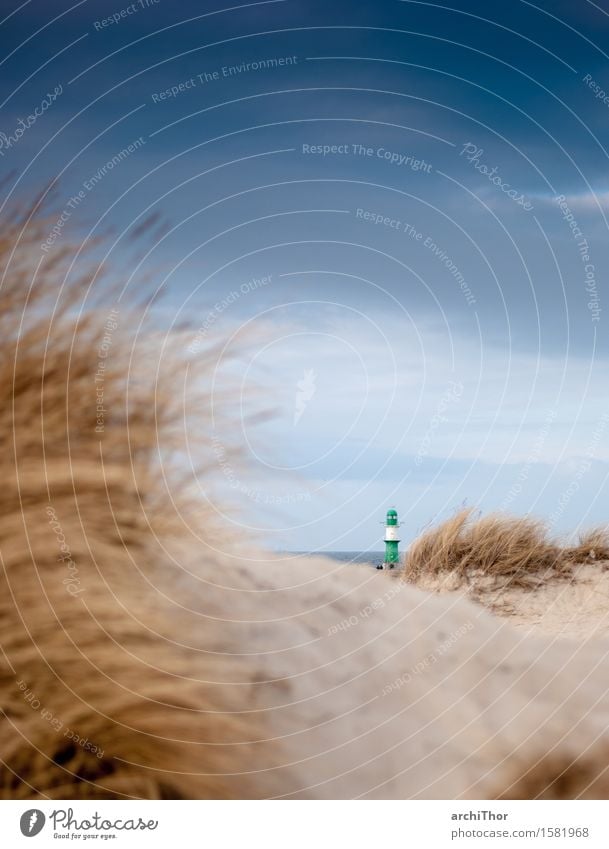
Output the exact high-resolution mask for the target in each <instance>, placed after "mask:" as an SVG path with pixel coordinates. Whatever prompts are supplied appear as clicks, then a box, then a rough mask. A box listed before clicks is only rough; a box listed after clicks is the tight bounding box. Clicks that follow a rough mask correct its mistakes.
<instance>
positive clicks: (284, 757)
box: [0, 213, 609, 799]
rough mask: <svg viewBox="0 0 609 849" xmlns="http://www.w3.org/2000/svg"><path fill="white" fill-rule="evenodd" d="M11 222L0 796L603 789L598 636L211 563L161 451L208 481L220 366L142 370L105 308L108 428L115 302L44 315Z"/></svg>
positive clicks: (53, 276)
mask: <svg viewBox="0 0 609 849" xmlns="http://www.w3.org/2000/svg"><path fill="white" fill-rule="evenodd" d="M28 215H29V213H25V214H24V215H23V216H21V217H19V216H14V217H13V218H12V224H11V225H10V226H8V225H5V232H4V235H3V240H2V243H1V244H0V248H1V253H2V262H3V266H4V268H3V271H7V272H8V273H7V275H6V276H5V278H4V281H3V287H2V289H1V290H0V292H1V294H0V316H1V318H0V321H2V331H3V332H2V335H1V336H0V394H1V398H0V438H1V440H2V451H1V452H0V468H1V480H2V488H1V489H0V506H1V509H0V551H1V555H2V573H1V576H0V581H1V591H0V639H1V644H2V649H3V653H2V655H1V657H2V661H1V667H0V668H1V677H0V698H1V708H2V721H1V724H0V752H1V753H2V764H3V766H2V769H1V771H0V795H2V797H3V798H20V799H24V798H45V797H46V798H79V797H92V798H123V797H130V796H135V797H142V798H180V797H182V798H243V797H245V798H259V797H292V798H294V797H295V798H353V797H367V798H372V797H381V798H438V797H448V798H494V797H498V796H506V797H526V798H529V797H535V796H543V797H548V798H572V797H575V796H582V797H602V798H606V797H607V795H609V775H608V774H607V771H606V765H607V763H609V760H608V754H609V741H608V739H607V732H606V729H607V724H608V722H609V700H608V698H607V686H608V684H607V682H608V681H609V674H608V673H609V658H608V655H607V653H608V650H609V642H607V641H606V640H604V639H602V638H598V639H593V640H586V641H583V640H562V639H556V638H555V637H552V636H550V637H548V636H544V635H538V634H532V633H528V632H523V631H518V630H517V629H515V628H513V627H511V625H510V624H509V623H508V622H507V621H505V620H502V619H501V618H500V617H498V616H497V615H495V614H493V613H491V612H489V611H487V610H485V609H484V608H483V607H482V606H481V605H480V604H479V603H477V602H476V601H472V600H468V599H466V598H459V597H457V596H455V595H453V594H445V595H438V594H437V593H435V592H433V593H430V592H426V591H423V590H421V589H419V588H417V587H415V586H413V585H412V584H409V583H407V582H400V581H399V580H398V581H396V580H391V579H390V578H389V577H388V576H387V574H385V573H378V572H376V570H371V569H369V568H368V567H365V566H362V567H353V566H348V565H347V566H342V565H337V564H336V563H335V562H333V561H329V560H325V559H323V558H319V559H308V558H306V559H303V560H292V561H290V562H289V563H285V562H282V561H281V560H279V559H278V558H275V557H272V556H270V555H265V554H264V553H262V552H255V551H253V550H251V549H249V548H248V549H245V548H239V545H238V544H237V545H236V546H235V548H234V550H230V551H227V550H226V543H225V540H224V539H223V538H222V536H221V534H219V531H218V521H217V516H216V515H215V513H214V510H213V505H210V506H209V507H208V508H207V509H203V506H202V504H201V502H200V501H197V500H194V499H193V498H192V496H190V495H187V494H186V493H187V492H189V489H188V487H187V486H186V483H187V482H188V481H185V479H184V473H183V471H181V469H182V467H181V466H180V465H179V464H176V463H173V462H172V457H174V456H175V454H176V452H179V451H183V450H185V449H186V446H185V440H186V439H187V438H188V440H189V441H188V446H187V447H188V449H189V450H190V452H191V453H194V454H195V455H196V460H197V468H198V469H199V474H200V476H201V479H202V480H208V481H209V482H210V486H211V485H212V483H213V474H214V463H213V461H212V459H211V457H210V450H211V449H210V439H211V433H210V432H209V430H208V429H206V428H208V426H209V399H208V397H207V396H206V395H205V392H204V391H203V392H202V391H201V390H200V387H201V386H202V385H204V378H205V372H206V370H207V371H209V369H211V368H212V367H213V362H214V361H213V352H212V354H208V355H207V357H205V356H202V355H198V356H197V361H196V363H195V364H193V363H192V362H187V361H186V360H185V359H184V357H183V355H182V353H181V351H179V350H176V349H173V350H170V349H168V348H166V349H165V350H164V351H163V354H162V360H161V358H160V356H159V362H158V363H157V362H154V361H151V360H152V358H151V356H150V345H148V346H147V347H146V349H145V357H143V358H140V359H139V360H138V357H137V340H135V339H134V338H133V335H132V333H131V329H132V328H134V327H137V325H138V321H137V316H135V317H134V315H132V314H131V313H130V312H129V310H128V308H127V307H126V306H125V305H121V307H120V317H119V320H118V321H117V322H115V323H116V324H117V328H113V330H112V334H111V346H110V348H109V353H108V356H107V357H106V367H105V370H104V377H103V406H104V408H105V413H104V414H103V425H102V426H101V427H102V430H101V431H100V430H99V428H100V424H99V410H98V409H96V408H97V407H98V403H97V396H96V390H95V385H96V384H95V380H94V376H95V374H96V370H97V369H98V367H99V349H100V345H101V344H102V343H101V342H100V340H103V339H104V336H105V335H106V334H107V333H108V331H107V320H108V319H107V316H108V314H109V311H110V310H111V309H112V308H113V307H114V304H113V303H108V304H106V305H104V304H100V303H96V304H94V305H93V307H88V306H87V305H86V304H85V310H84V313H83V315H82V316H81V317H80V318H79V317H78V315H79V313H80V307H81V306H83V300H84V295H85V293H86V292H87V287H88V283H89V281H90V275H89V274H84V273H83V275H82V278H81V279H80V280H78V281H75V282H74V281H72V282H71V283H70V285H69V286H67V288H66V287H64V289H63V291H62V293H61V296H60V298H59V304H58V305H57V304H56V298H57V297H58V296H59V292H60V286H61V284H62V283H63V282H64V278H63V272H64V271H65V265H64V264H62V263H64V262H65V261H67V260H68V259H69V254H67V255H66V256H65V257H64V258H63V260H62V261H61V262H60V261H57V263H56V264H55V265H54V266H53V267H51V266H49V265H47V266H43V269H42V274H39V275H33V270H34V269H33V266H35V264H36V262H37V254H36V251H35V246H36V245H37V244H38V243H39V241H40V239H41V236H42V235H43V234H44V232H45V231H46V224H45V222H44V221H42V220H40V219H39V218H38V219H35V221H34V223H33V224H31V225H29V227H27V228H26V229H25V235H24V234H23V233H22V230H23V225H24V224H25V222H26V220H27V218H28ZM15 247H16V253H15V254H14V255H13V253H12V251H13V248H15ZM57 306H59V311H57V309H56V307H57ZM103 344H106V343H103ZM134 345H135V348H133V346H134ZM142 360H143V361H145V366H146V367H144V366H143V365H141V362H142ZM134 362H135V363H136V364H137V363H138V362H139V363H140V365H139V366H138V365H135V366H134V365H133V363H134ZM157 365H158V366H159V371H158V374H157ZM195 367H196V368H197V369H198V371H197V374H196V380H193V381H192V382H191V378H190V371H189V370H192V369H193V368H195ZM130 369H131V374H133V369H135V375H136V379H132V380H131V382H129V383H128V380H129V374H130V371H129V370H130ZM128 385H129V394H128V396H127V392H126V390H127V386H128ZM176 387H180V389H181V388H182V387H184V393H182V392H181V391H180V392H177V391H176ZM191 387H192V389H191ZM196 387H199V388H196ZM184 399H186V400H184ZM185 406H186V407H187V409H185ZM194 414H196V415H197V417H198V419H197V420H198V421H199V422H200V423H203V425H205V426H204V427H203V431H204V433H203V435H202V437H201V438H200V439H199V440H198V444H197V446H193V445H192V440H191V434H189V433H187V432H185V431H184V421H185V420H186V421H187V420H188V416H190V415H194ZM185 416H186V418H185ZM206 423H207V424H206ZM159 446H161V448H162V451H161V452H159ZM161 457H162V458H163V461H162V462H161V460H160V458H161ZM550 565H551V564H550ZM574 568H575V567H574ZM576 568H580V567H579V565H578V566H577V567H576ZM581 568H582V569H584V568H589V567H588V566H586V564H583V565H582V566H581ZM593 568H597V567H596V566H594V567H593ZM424 571H425V570H422V573H421V574H419V575H418V576H414V575H411V578H412V580H415V578H416V580H417V581H418V582H419V583H422V584H424V583H425V578H424V575H423V572H424ZM558 571H560V570H558ZM582 574H583V573H582ZM512 583H513V586H514V591H516V590H518V591H520V590H522V591H523V592H525V593H526V592H531V590H530V589H527V587H528V586H529V585H528V583H526V584H525V585H521V583H520V582H512ZM581 583H582V587H583V580H582V582H581ZM567 585H568V579H567V578H566V577H565V576H564V575H562V574H561V575H560V579H558V578H557V580H556V587H557V588H558V587H559V586H560V587H566V586H567ZM437 588H438V586H437V585H435V586H434V587H433V589H434V590H435V589H437ZM478 595H480V593H479V594H478ZM482 595H484V593H482ZM533 595H535V591H533ZM492 606H495V605H492Z"/></svg>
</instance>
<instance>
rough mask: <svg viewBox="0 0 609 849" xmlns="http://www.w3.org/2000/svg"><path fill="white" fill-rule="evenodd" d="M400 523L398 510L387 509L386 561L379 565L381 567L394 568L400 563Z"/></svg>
mask: <svg viewBox="0 0 609 849" xmlns="http://www.w3.org/2000/svg"><path fill="white" fill-rule="evenodd" d="M399 527H400V523H399V522H398V514H397V510H394V508H393V507H391V508H390V509H389V510H387V520H386V522H385V562H384V563H383V564H382V565H381V566H379V567H378V568H379V569H394V568H395V567H396V566H399V564H400V555H399V552H398V545H399V542H400V537H399V531H398V528H399Z"/></svg>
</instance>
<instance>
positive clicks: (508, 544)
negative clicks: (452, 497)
mask: <svg viewBox="0 0 609 849" xmlns="http://www.w3.org/2000/svg"><path fill="white" fill-rule="evenodd" d="M608 569H609V532H608V531H607V530H606V529H604V528H597V529H594V530H592V531H589V532H587V533H585V534H582V535H581V537H580V539H579V541H578V543H577V544H576V545H572V546H569V545H561V544H560V543H558V542H556V541H553V540H552V539H551V538H550V537H549V535H548V533H547V531H546V528H545V526H544V524H543V523H542V522H539V521H536V520H534V519H531V518H528V517H527V518H518V517H514V516H506V515H500V514H499V515H492V516H487V517H485V518H484V519H478V520H475V519H474V518H473V512H472V511H471V510H462V511H460V512H459V513H457V514H455V516H453V517H452V518H450V519H448V520H447V521H446V522H444V523H442V524H441V525H439V526H438V527H435V528H432V529H431V530H429V531H427V532H426V533H424V534H423V535H422V536H421V537H420V538H419V539H417V540H416V541H415V543H414V544H413V545H412V546H411V548H410V550H409V551H408V554H407V556H406V559H405V567H404V570H403V571H402V572H401V573H400V578H402V579H404V580H406V581H408V582H409V583H412V584H414V585H416V586H419V587H421V588H423V589H426V590H429V591H430V592H437V593H456V594H458V595H460V596H463V597H467V598H470V599H473V600H475V601H477V602H478V603H480V604H482V605H484V606H485V607H487V608H488V609H489V610H491V611H493V613H495V614H497V615H498V616H501V617H504V618H507V619H509V621H510V624H512V625H514V626H516V627H518V628H535V629H536V630H539V631H542V632H545V633H549V634H556V635H560V636H564V637H577V638H585V637H588V636H593V635H594V636H600V635H602V634H604V633H606V631H607V630H608V629H609V571H608Z"/></svg>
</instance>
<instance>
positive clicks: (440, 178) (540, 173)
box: [0, 0, 609, 551]
mask: <svg viewBox="0 0 609 849" xmlns="http://www.w3.org/2000/svg"><path fill="white" fill-rule="evenodd" d="M0 43H1V48H2V49H1V57H2V58H1V59H0V69H1V74H0V169H1V171H2V175H3V176H4V177H5V178H6V179H5V182H4V183H3V184H2V188H1V192H2V204H3V206H4V205H6V204H7V203H10V201H11V199H13V198H22V197H28V196H32V195H33V194H35V193H37V192H39V191H40V188H41V186H45V185H48V184H49V183H50V182H51V181H56V186H55V200H54V204H55V208H56V210H57V217H58V219H59V218H60V216H63V218H62V220H61V223H60V224H58V225H57V228H56V232H55V233H52V232H50V234H49V239H48V241H47V244H46V245H41V255H43V254H45V255H48V254H49V253H52V251H53V250H56V249H58V248H60V247H61V244H62V242H63V241H64V240H65V241H67V240H68V239H76V240H82V241H83V242H86V241H87V240H90V239H92V238H94V237H95V236H98V235H102V234H108V233H111V238H110V246H109V248H108V260H109V262H110V263H111V264H113V265H114V267H116V268H117V269H118V270H119V271H120V272H121V273H122V274H123V275H124V276H125V279H126V280H127V285H132V286H135V285H138V284H137V282H136V281H137V279H138V275H146V274H147V275H149V276H152V277H153V279H154V281H155V284H156V285H157V286H158V291H159V293H160V295H161V298H160V300H159V301H158V303H157V306H155V310H156V312H157V317H158V322H159V323H160V324H161V325H162V326H163V327H164V328H165V329H167V330H169V331H172V330H173V329H174V328H177V327H182V325H183V323H184V321H188V323H189V324H190V327H191V328H192V331H183V330H180V331H179V332H180V333H183V335H184V338H183V344H184V345H185V346H186V347H188V349H189V350H190V352H191V353H192V355H193V356H194V357H204V356H209V354H208V346H209V344H211V343H217V342H218V340H221V341H222V344H223V345H225V353H226V356H225V355H224V354H223V355H222V357H220V358H219V361H218V363H217V370H216V373H215V378H216V380H215V385H214V391H216V390H218V391H219V389H221V388H222V387H223V386H224V385H225V384H228V383H231V385H232V384H233V383H235V384H236V385H238V386H239V404H238V405H236V410H235V419H236V420H235V431H236V432H238V433H239V439H240V441H241V443H242V445H243V448H244V451H245V454H246V455H247V458H248V460H249V463H248V468H247V469H241V468H240V467H238V466H237V464H236V461H235V462H233V460H232V458H231V457H230V455H229V453H227V451H226V450H225V446H223V442H222V439H223V437H222V434H221V433H219V434H218V435H217V442H216V449H214V452H213V456H211V457H210V463H211V465H212V467H213V468H214V475H213V485H212V484H210V482H209V481H205V482H199V483H200V490H201V493H202V495H203V496H204V497H206V498H209V499H211V500H212V502H213V503H214V504H216V503H217V505H218V507H217V509H218V512H219V519H220V516H221V517H222V521H227V522H228V523H229V525H231V524H233V525H234V526H235V527H237V526H238V527H239V528H240V529H245V530H246V533H251V534H252V535H256V536H257V537H261V538H262V539H263V540H264V541H265V542H266V543H267V544H268V545H270V546H272V547H273V548H276V549H279V550H292V551H303V550H306V551H309V550H351V551H355V550H369V549H370V550H378V549H379V548H380V547H381V539H382V531H383V528H382V520H383V517H384V514H385V511H386V510H387V508H388V507H389V506H395V507H396V508H397V509H398V512H399V515H400V520H401V523H402V540H403V543H404V544H407V543H408V541H409V540H411V539H412V538H413V537H415V536H416V535H417V534H418V533H420V532H421V530H423V529H424V528H426V527H427V526H429V525H430V524H433V523H436V522H438V521H440V520H441V519H443V518H446V517H447V516H448V515H450V514H451V513H452V512H454V511H455V510H456V509H459V508H460V507H461V506H463V505H467V506H471V507H473V508H475V509H476V510H480V511H482V512H483V513H488V512H491V511H495V510H501V511H509V512H512V513H515V514H517V515H523V514H527V513H532V514H534V515H535V516H538V517H541V518H544V519H545V520H546V521H547V522H548V524H549V526H550V528H551V530H552V531H553V532H554V533H555V534H557V535H565V536H569V535H571V534H573V533H576V532H577V531H578V530H579V529H580V528H582V527H589V526H591V525H597V524H604V523H606V522H607V510H606V504H607V495H608V494H609V487H608V485H607V478H608V473H609V399H608V396H607V385H608V381H607V378H608V376H609V369H608V356H609V336H608V334H607V331H606V327H607V325H606V322H607V317H606V311H605V310H606V300H607V298H608V296H609V293H608V290H607V271H608V269H609V240H608V239H607V214H608V212H609V177H608V176H607V175H608V173H609V170H608V168H607V165H608V161H607V160H608V154H607V141H608V129H609V94H608V93H609V65H608V64H607V59H609V56H608V52H609V3H608V2H607V0H603V2H598V3H593V2H590V0H581V2H580V3H578V4H574V3H572V2H566V0H545V2H537V3H533V2H528V0H512V2H510V3H502V4H494V5H489V4H488V3H483V2H477V0H461V2H457V0H446V2H438V3H431V2H415V0H378V1H377V2H374V3H367V2H357V3H356V2H344V1H343V0H338V2H333V3H328V2H317V1H316V0H313V1H312V2H304V0H269V2H256V3H245V4H237V3H236V2H235V5H231V6H229V5H228V3H225V4H224V6H222V5H221V4H220V3H219V2H193V0H185V2H179V3H176V2H173V3H172V2H169V0H157V2H153V0H136V2H134V3H131V4H129V3H125V2H122V0H118V2H97V0H81V2H78V3H75V4H71V3H69V2H63V0H61V1H60V0H44V2H43V0H29V1H28V0H26V2H22V3H19V2H13V0H8V2H7V1H6V0H5V2H4V3H3V4H2V12H1V13H0ZM151 215H154V216H155V218H154V220H155V221H156V223H157V229H156V230H155V233H154V238H153V239H152V241H151V242H150V244H149V245H148V246H147V249H146V252H142V255H138V256H139V258H138V259H137V260H136V259H134V256H135V254H134V250H133V248H134V244H136V243H137V233H138V226H141V224H142V222H143V221H144V220H146V219H147V218H148V217H149V216H151ZM175 332H176V333H178V331H177V330H175ZM244 332H245V334H246V335H247V339H248V341H247V344H245V345H243V341H242V339H243V334H244ZM229 354H230V356H229ZM261 397H262V398H263V400H264V404H265V405H266V406H267V407H268V408H269V409H272V412H273V416H272V417H271V418H270V419H269V420H268V421H265V422H263V423H260V422H259V421H257V416H256V411H257V410H258V409H259V407H260V398H261ZM193 427H196V424H194V425H193ZM195 484H197V482H196V481H195ZM216 499H217V502H216ZM226 500H228V503H229V505H234V509H233V508H232V507H229V509H226V508H225V506H224V503H225V501H226ZM220 503H222V505H223V506H222V508H220V506H219V505H220Z"/></svg>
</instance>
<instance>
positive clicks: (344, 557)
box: [291, 551, 385, 566]
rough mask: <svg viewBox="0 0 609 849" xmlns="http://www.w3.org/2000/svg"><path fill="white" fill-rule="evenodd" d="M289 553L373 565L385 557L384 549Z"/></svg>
mask: <svg viewBox="0 0 609 849" xmlns="http://www.w3.org/2000/svg"><path fill="white" fill-rule="evenodd" d="M291 553H292V554H300V555H303V556H305V557H307V556H309V557H313V556H319V555H321V556H323V557H330V558H331V559H332V560H339V561H340V562H341V563H371V564H372V565H373V566H376V565H377V563H382V562H383V560H384V559H385V552H384V551H298V552H291Z"/></svg>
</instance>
